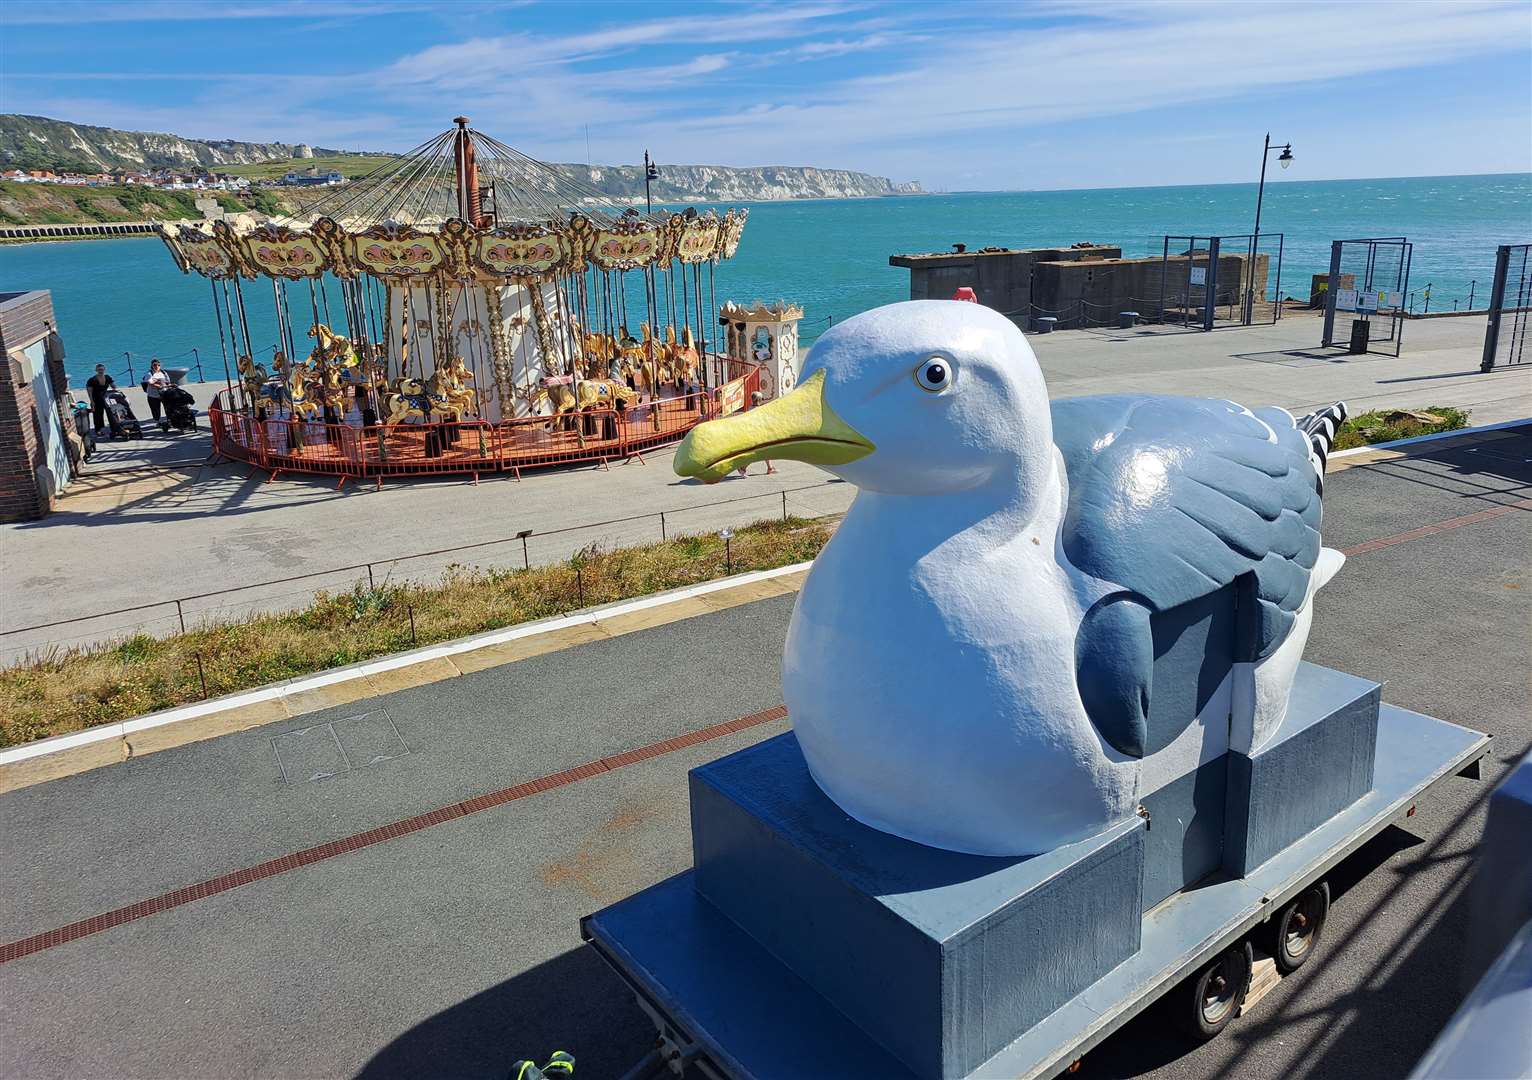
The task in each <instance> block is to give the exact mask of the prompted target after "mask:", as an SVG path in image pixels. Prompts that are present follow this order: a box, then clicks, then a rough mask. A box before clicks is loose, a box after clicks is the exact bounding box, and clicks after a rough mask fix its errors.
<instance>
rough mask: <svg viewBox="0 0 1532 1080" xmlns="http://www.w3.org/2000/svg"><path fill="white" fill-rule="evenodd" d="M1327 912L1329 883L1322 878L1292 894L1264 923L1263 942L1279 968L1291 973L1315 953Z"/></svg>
mask: <svg viewBox="0 0 1532 1080" xmlns="http://www.w3.org/2000/svg"><path fill="white" fill-rule="evenodd" d="M1329 913H1330V883H1329V882H1327V881H1321V882H1319V883H1317V884H1315V885H1311V886H1309V887H1308V888H1307V889H1305V890H1303V892H1301V893H1299V894H1298V895H1297V896H1295V897H1293V899H1292V900H1290V901H1289V902H1288V904H1287V906H1286V907H1284V908H1283V909H1282V910H1281V911H1280V912H1278V913H1277V916H1276V917H1275V918H1274V919H1272V920H1271V922H1270V923H1268V924H1267V926H1268V930H1267V940H1266V945H1267V946H1268V947H1269V949H1270V951H1271V957H1272V959H1273V960H1275V961H1276V962H1277V970H1278V971H1280V972H1281V973H1282V974H1283V975H1291V974H1292V973H1293V972H1295V971H1297V970H1298V969H1299V968H1300V967H1302V966H1303V963H1304V961H1305V960H1307V959H1308V958H1309V957H1310V956H1312V955H1313V954H1314V950H1315V949H1316V948H1318V946H1319V935H1320V933H1321V932H1322V931H1323V930H1324V926H1325V917H1326V916H1327V915H1329Z"/></svg>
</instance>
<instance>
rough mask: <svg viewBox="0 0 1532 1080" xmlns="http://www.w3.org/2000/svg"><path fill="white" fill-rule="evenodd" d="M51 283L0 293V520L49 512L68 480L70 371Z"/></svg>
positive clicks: (25, 519) (20, 519)
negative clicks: (1, 361) (47, 287)
mask: <svg viewBox="0 0 1532 1080" xmlns="http://www.w3.org/2000/svg"><path fill="white" fill-rule="evenodd" d="M54 326H55V324H54V315H53V298H52V296H51V295H50V294H49V293H48V292H47V291H46V290H39V291H35V292H7V293H0V357H3V358H4V369H3V371H0V522H6V521H31V520H35V519H37V518H40V517H42V516H44V515H45V514H47V513H48V511H49V510H51V509H52V507H53V502H54V500H55V499H56V498H57V497H58V494H59V493H60V492H61V491H63V489H64V488H65V486H66V485H67V484H68V483H69V478H70V464H69V449H68V444H67V442H66V441H65V432H67V431H69V430H70V429H71V427H72V421H71V420H70V418H69V412H68V410H69V396H68V385H69V383H68V377H67V376H66V375H65V374H64V349H63V345H62V342H61V341H60V339H59V337H58V334H57V333H56V332H54Z"/></svg>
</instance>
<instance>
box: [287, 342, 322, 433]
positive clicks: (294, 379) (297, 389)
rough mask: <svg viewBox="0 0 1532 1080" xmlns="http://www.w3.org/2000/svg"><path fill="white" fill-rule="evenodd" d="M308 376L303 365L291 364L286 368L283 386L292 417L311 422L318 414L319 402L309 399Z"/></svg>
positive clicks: (306, 368) (307, 370) (306, 369)
mask: <svg viewBox="0 0 1532 1080" xmlns="http://www.w3.org/2000/svg"><path fill="white" fill-rule="evenodd" d="M277 355H279V356H280V355H281V354H280V353H278V354H277ZM309 374H310V372H309V369H308V367H307V366H306V365H304V364H291V365H289V366H288V371H287V382H286V383H285V386H284V389H285V392H286V396H287V407H288V408H289V409H291V410H292V414H293V416H294V417H296V418H298V419H300V420H312V419H313V418H314V417H316V416H318V415H319V413H320V405H319V402H317V401H313V400H311V399H310V398H309V385H308V379H309ZM322 392H323V391H322V390H321V393H322Z"/></svg>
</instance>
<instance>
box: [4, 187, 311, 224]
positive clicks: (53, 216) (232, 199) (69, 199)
mask: <svg viewBox="0 0 1532 1080" xmlns="http://www.w3.org/2000/svg"><path fill="white" fill-rule="evenodd" d="M203 195H211V196H212V197H213V198H215V199H217V200H218V204H219V205H220V206H222V207H223V208H224V209H225V210H229V211H233V212H235V213H238V212H239V211H242V210H258V211H260V212H262V213H265V214H280V213H284V212H285V208H284V206H283V204H282V203H281V202H280V201H279V200H278V199H277V198H276V197H275V195H274V194H273V193H272V192H269V191H253V192H250V193H249V194H235V193H231V192H227V191H164V190H161V189H159V188H151V187H143V186H139V185H137V184H110V185H106V186H103V187H74V186H70V185H65V184H18V183H16V182H14V181H11V180H0V225H80V224H88V223H90V222H95V221H103V222H105V221H147V220H148V219H149V218H160V219H162V220H167V221H169V220H177V219H183V218H190V219H193V220H201V218H202V212H201V211H200V210H198V209H197V207H196V205H195V201H196V199H198V198H199V197H201V196H203Z"/></svg>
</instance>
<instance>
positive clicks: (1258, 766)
mask: <svg viewBox="0 0 1532 1080" xmlns="http://www.w3.org/2000/svg"><path fill="white" fill-rule="evenodd" d="M1380 689H1381V688H1380V687H1379V685H1378V684H1377V683H1375V682H1369V681H1368V680H1366V679H1359V678H1357V677H1356V676H1355V675H1347V674H1345V673H1343V672H1339V671H1332V670H1331V669H1329V668H1323V667H1319V666H1317V665H1315V664H1308V663H1305V664H1301V665H1299V668H1298V678H1297V681H1296V682H1295V683H1294V685H1293V693H1292V697H1291V698H1290V699H1289V703H1288V709H1287V717H1286V719H1285V720H1283V722H1282V726H1281V727H1280V728H1279V729H1278V730H1277V732H1276V734H1275V735H1273V736H1272V737H1271V739H1270V740H1268V741H1267V743H1266V744H1265V745H1264V746H1262V747H1261V748H1260V749H1259V750H1258V751H1256V752H1255V753H1254V754H1253V755H1248V756H1247V755H1245V754H1241V753H1239V752H1237V751H1233V750H1231V751H1230V752H1229V755H1228V760H1229V771H1228V793H1227V809H1226V811H1225V824H1224V829H1225V831H1224V843H1223V865H1224V868H1225V869H1226V870H1227V871H1228V872H1229V873H1231V874H1235V875H1237V876H1240V877H1243V876H1245V875H1246V874H1248V873H1250V872H1251V871H1252V870H1254V869H1255V868H1256V867H1258V866H1260V865H1261V864H1262V863H1264V862H1265V861H1266V860H1267V859H1270V858H1271V857H1272V856H1273V855H1275V854H1277V852H1279V851H1281V850H1282V849H1283V848H1285V847H1287V846H1288V845H1289V844H1292V843H1294V842H1295V841H1297V840H1300V839H1302V838H1303V837H1304V836H1306V835H1308V834H1309V833H1310V832H1312V831H1313V830H1314V829H1316V828H1318V827H1319V826H1320V825H1323V824H1324V823H1325V822H1327V821H1329V820H1330V819H1331V818H1333V817H1334V816H1335V815H1336V814H1338V813H1340V812H1341V811H1342V810H1344V809H1345V808H1346V807H1348V806H1350V805H1351V804H1352V803H1354V802H1356V801H1357V800H1358V799H1360V798H1361V797H1362V796H1363V795H1366V794H1367V793H1368V792H1369V791H1371V790H1372V784H1373V760H1374V757H1375V753H1376V750H1377V743H1378V700H1379V692H1380Z"/></svg>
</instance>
